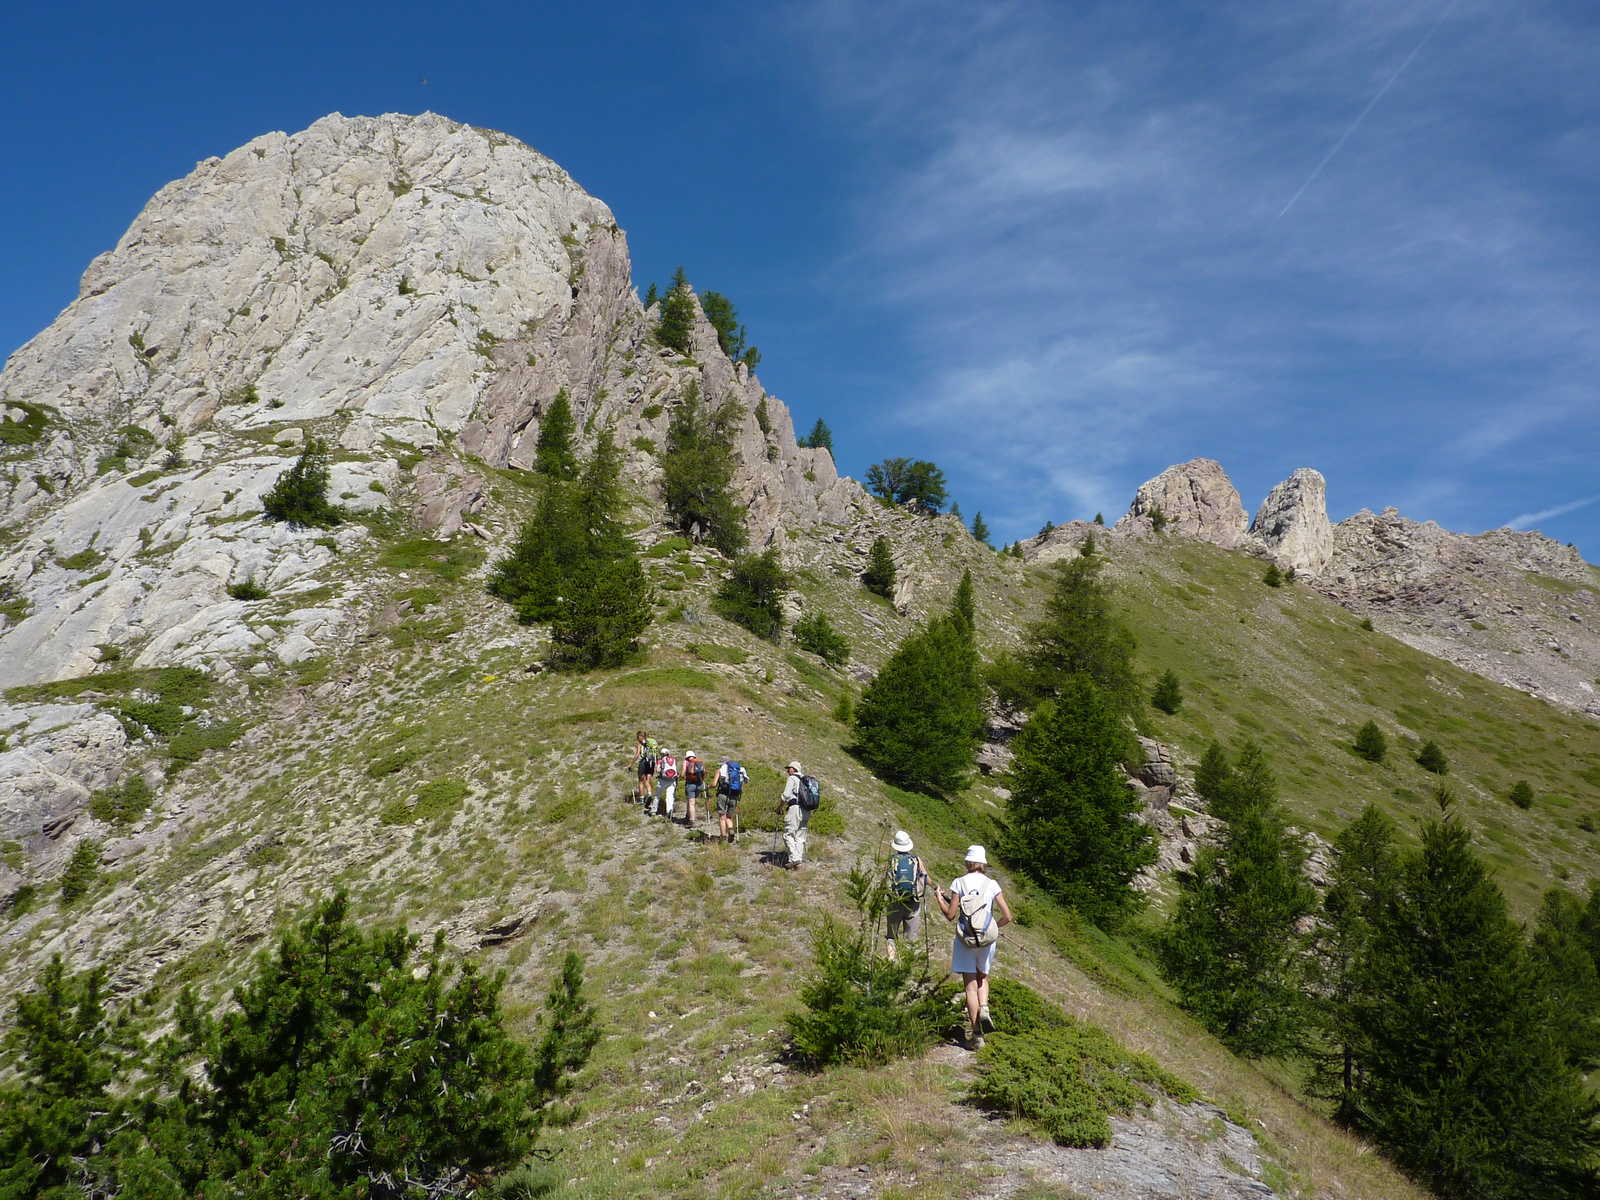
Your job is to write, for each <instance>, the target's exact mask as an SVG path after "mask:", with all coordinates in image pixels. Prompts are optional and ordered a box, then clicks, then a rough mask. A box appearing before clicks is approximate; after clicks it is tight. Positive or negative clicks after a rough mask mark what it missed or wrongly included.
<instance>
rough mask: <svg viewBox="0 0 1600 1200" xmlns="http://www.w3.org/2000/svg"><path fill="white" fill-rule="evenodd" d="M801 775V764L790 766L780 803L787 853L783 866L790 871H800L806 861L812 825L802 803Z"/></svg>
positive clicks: (794, 763)
mask: <svg viewBox="0 0 1600 1200" xmlns="http://www.w3.org/2000/svg"><path fill="white" fill-rule="evenodd" d="M801 774H802V772H801V770H800V764H799V763H797V762H792V763H790V764H789V767H788V778H787V779H785V780H784V781H783V798H782V799H781V800H779V801H778V807H779V809H781V810H782V812H783V846H784V850H785V851H786V852H787V853H786V855H785V858H784V863H783V865H784V867H785V868H786V869H788V870H790V871H797V870H799V869H800V864H801V863H803V862H804V861H805V858H806V826H807V825H808V824H810V823H811V814H810V813H809V812H807V811H806V808H805V805H803V804H801V803H800V776H801Z"/></svg>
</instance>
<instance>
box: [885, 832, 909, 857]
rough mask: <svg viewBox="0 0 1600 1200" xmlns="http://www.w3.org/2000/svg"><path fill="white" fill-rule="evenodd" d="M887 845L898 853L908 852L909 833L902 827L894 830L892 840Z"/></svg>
mask: <svg viewBox="0 0 1600 1200" xmlns="http://www.w3.org/2000/svg"><path fill="white" fill-rule="evenodd" d="M889 845H891V846H893V847H894V848H895V851H896V852H897V853H899V854H910V853H911V835H910V834H909V833H907V832H906V831H905V830H904V829H897V830H895V831H894V840H893V841H891V842H890V843H889Z"/></svg>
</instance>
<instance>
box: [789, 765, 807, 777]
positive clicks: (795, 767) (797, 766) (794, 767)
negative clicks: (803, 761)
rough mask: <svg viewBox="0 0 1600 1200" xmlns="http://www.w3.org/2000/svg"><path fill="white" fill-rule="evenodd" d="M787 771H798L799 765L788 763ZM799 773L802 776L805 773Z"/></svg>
mask: <svg viewBox="0 0 1600 1200" xmlns="http://www.w3.org/2000/svg"><path fill="white" fill-rule="evenodd" d="M789 770H791V771H800V764H799V763H797V762H792V763H790V764H789ZM800 773H801V774H802V775H804V774H805V772H804V771H800Z"/></svg>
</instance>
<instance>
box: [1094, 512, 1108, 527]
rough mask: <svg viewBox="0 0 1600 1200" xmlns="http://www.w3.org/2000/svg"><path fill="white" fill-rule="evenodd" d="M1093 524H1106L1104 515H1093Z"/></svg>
mask: <svg viewBox="0 0 1600 1200" xmlns="http://www.w3.org/2000/svg"><path fill="white" fill-rule="evenodd" d="M1094 523H1095V524H1096V525H1104V524H1105V523H1106V518H1105V514H1104V513H1095V515H1094Z"/></svg>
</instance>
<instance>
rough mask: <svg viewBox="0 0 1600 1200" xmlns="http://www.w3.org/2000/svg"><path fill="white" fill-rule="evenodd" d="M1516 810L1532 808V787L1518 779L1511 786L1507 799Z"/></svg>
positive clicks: (1524, 780)
mask: <svg viewBox="0 0 1600 1200" xmlns="http://www.w3.org/2000/svg"><path fill="white" fill-rule="evenodd" d="M1507 799H1508V800H1510V801H1511V803H1513V804H1515V805H1516V806H1517V807H1518V808H1532V807H1533V786H1532V785H1531V784H1529V782H1528V781H1527V780H1526V779H1519V780H1517V782H1516V783H1514V784H1512V785H1511V794H1510V795H1509V796H1508V797H1507Z"/></svg>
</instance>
